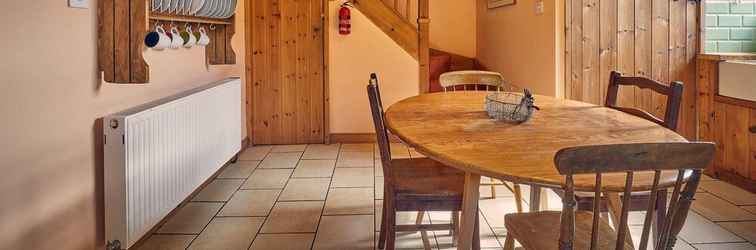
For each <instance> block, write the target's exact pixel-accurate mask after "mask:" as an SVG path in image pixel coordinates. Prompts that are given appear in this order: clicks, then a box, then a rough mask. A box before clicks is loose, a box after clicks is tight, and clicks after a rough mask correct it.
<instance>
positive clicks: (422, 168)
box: [391, 158, 465, 211]
mask: <svg viewBox="0 0 756 250" xmlns="http://www.w3.org/2000/svg"><path fill="white" fill-rule="evenodd" d="M391 171H392V173H391V174H392V176H393V177H392V181H393V183H392V185H393V187H394V193H395V197H394V199H395V200H397V203H398V204H397V209H398V210H416V209H427V210H426V211H435V210H440V211H449V210H458V209H460V208H461V205H462V193H463V191H464V182H465V175H464V172H462V171H459V170H457V169H454V168H451V167H447V166H445V165H443V164H441V163H439V162H437V161H434V160H431V159H429V158H419V159H418V158H416V159H393V160H391Z"/></svg>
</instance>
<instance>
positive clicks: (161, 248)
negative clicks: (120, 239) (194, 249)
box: [136, 234, 196, 250]
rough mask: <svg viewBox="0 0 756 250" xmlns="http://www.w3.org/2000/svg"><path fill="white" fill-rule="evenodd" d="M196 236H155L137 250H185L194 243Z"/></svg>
mask: <svg viewBox="0 0 756 250" xmlns="http://www.w3.org/2000/svg"><path fill="white" fill-rule="evenodd" d="M194 237H196V236H195V235H181V234H171V235H166V234H154V235H151V236H150V238H148V239H147V240H146V241H145V242H144V244H142V245H141V246H139V247H138V248H136V249H137V250H184V249H186V247H188V246H189V243H192V240H194Z"/></svg>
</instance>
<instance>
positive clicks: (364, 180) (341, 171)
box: [331, 167, 374, 188]
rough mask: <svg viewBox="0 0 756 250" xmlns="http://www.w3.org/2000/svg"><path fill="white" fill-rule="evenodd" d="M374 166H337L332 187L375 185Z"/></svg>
mask: <svg viewBox="0 0 756 250" xmlns="http://www.w3.org/2000/svg"><path fill="white" fill-rule="evenodd" d="M373 181H374V177H373V168H372V167H371V168H336V171H334V174H333V183H331V187H337V188H338V187H373Z"/></svg>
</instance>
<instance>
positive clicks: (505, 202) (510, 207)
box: [478, 197, 529, 228]
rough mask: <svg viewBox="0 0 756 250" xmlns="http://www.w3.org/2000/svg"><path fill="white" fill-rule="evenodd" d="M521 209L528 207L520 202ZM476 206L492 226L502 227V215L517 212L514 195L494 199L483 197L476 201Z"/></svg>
mask: <svg viewBox="0 0 756 250" xmlns="http://www.w3.org/2000/svg"><path fill="white" fill-rule="evenodd" d="M522 206H523V209H524V210H525V211H527V210H528V209H529V207H528V205H527V204H526V203H523V204H522ZM478 207H480V210H481V211H482V212H483V214H484V216H485V218H486V221H488V223H489V224H490V225H491V227H494V228H503V227H504V216H505V215H507V214H511V213H517V206H516V205H515V199H514V197H498V198H496V199H484V200H480V201H479V202H478Z"/></svg>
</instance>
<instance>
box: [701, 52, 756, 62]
mask: <svg viewBox="0 0 756 250" xmlns="http://www.w3.org/2000/svg"><path fill="white" fill-rule="evenodd" d="M698 58H699V59H701V60H708V61H728V60H756V53H704V54H699V55H698Z"/></svg>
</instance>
